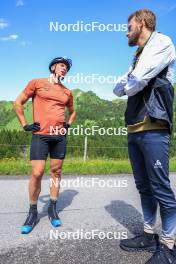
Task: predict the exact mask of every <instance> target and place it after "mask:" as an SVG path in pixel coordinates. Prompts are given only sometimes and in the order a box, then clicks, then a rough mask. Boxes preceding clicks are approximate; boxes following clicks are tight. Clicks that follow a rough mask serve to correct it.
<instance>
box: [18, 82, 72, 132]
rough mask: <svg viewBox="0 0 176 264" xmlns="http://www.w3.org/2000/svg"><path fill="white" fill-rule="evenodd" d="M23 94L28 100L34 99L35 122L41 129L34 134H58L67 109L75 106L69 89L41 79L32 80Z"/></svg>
mask: <svg viewBox="0 0 176 264" xmlns="http://www.w3.org/2000/svg"><path fill="white" fill-rule="evenodd" d="M23 92H24V93H25V95H26V96H27V97H28V98H30V97H32V105H33V120H34V122H39V123H40V127H41V129H40V130H39V131H37V132H34V134H41V135H51V131H56V132H57V131H59V130H57V129H60V128H61V127H63V123H64V121H65V117H64V110H65V107H72V106H73V95H72V92H71V91H70V90H69V89H67V88H66V87H65V86H63V85H62V84H57V83H56V84H53V83H50V82H49V80H48V79H47V78H41V79H33V80H31V81H30V82H29V83H28V85H27V86H26V88H25V89H24V90H23ZM53 129H54V130H53ZM59 134H60V133H59Z"/></svg>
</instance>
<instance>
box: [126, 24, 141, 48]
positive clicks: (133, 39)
mask: <svg viewBox="0 0 176 264" xmlns="http://www.w3.org/2000/svg"><path fill="white" fill-rule="evenodd" d="M140 34H141V31H140V30H139V29H138V28H136V29H135V31H134V32H133V34H132V36H131V37H129V38H128V45H129V46H130V47H134V46H136V45H137V42H138V40H139V37H140Z"/></svg>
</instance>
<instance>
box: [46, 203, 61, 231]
mask: <svg viewBox="0 0 176 264" xmlns="http://www.w3.org/2000/svg"><path fill="white" fill-rule="evenodd" d="M56 203H57V201H55V200H52V199H50V203H49V206H48V218H49V220H50V222H51V224H52V226H54V227H58V226H60V225H61V220H60V218H59V216H58V213H57V209H56Z"/></svg>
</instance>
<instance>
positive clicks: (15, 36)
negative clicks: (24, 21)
mask: <svg viewBox="0 0 176 264" xmlns="http://www.w3.org/2000/svg"><path fill="white" fill-rule="evenodd" d="M17 39H18V35H15V34H12V35H9V36H6V37H1V38H0V40H1V41H14V40H17Z"/></svg>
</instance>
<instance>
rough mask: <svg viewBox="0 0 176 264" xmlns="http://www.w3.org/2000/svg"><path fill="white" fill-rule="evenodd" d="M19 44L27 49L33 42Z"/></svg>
mask: <svg viewBox="0 0 176 264" xmlns="http://www.w3.org/2000/svg"><path fill="white" fill-rule="evenodd" d="M19 44H20V46H22V47H26V46H29V45H31V44H32V43H31V41H21V42H20V43H19Z"/></svg>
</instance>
